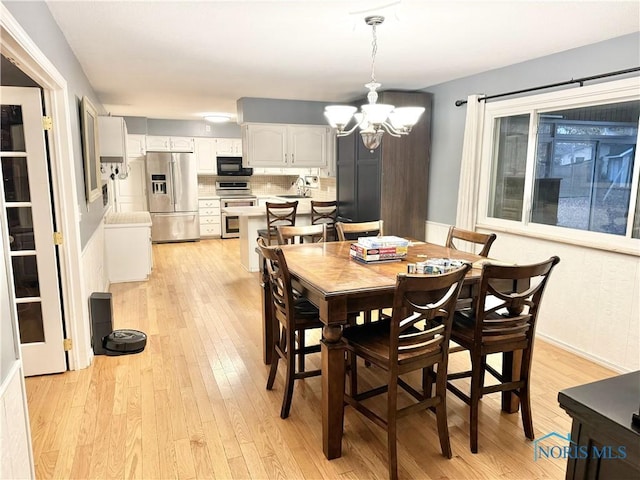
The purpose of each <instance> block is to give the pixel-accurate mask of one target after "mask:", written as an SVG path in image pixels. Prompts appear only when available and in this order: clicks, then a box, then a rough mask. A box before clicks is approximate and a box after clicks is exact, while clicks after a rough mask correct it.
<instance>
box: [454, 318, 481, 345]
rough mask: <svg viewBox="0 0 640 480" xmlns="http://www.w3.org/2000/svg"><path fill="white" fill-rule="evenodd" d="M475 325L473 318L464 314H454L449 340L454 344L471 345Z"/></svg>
mask: <svg viewBox="0 0 640 480" xmlns="http://www.w3.org/2000/svg"><path fill="white" fill-rule="evenodd" d="M474 329H475V325H474V321H473V318H472V317H470V316H469V315H467V314H466V313H462V312H456V313H455V315H454V317H453V328H452V330H451V339H452V340H454V341H455V342H456V343H461V344H464V345H472V344H473V339H474V332H475V330H474Z"/></svg>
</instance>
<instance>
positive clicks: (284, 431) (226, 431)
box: [27, 240, 615, 479]
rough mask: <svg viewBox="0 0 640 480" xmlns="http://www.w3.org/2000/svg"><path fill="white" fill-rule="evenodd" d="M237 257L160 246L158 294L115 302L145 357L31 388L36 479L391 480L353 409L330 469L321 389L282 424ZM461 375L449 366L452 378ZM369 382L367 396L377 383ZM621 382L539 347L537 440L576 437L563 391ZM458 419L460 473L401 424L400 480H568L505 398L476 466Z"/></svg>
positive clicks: (141, 290)
mask: <svg viewBox="0 0 640 480" xmlns="http://www.w3.org/2000/svg"><path fill="white" fill-rule="evenodd" d="M238 251H239V245H238V240H206V241H201V242H197V243H179V244H162V245H154V246H153V254H154V269H153V273H152V275H151V278H150V280H149V281H148V282H137V283H124V284H116V285H113V286H112V288H111V291H112V293H113V306H114V328H134V329H139V330H142V331H144V332H146V333H147V335H148V344H147V348H146V349H145V351H144V352H142V353H140V354H137V355H127V356H119V357H108V356H97V357H95V360H94V362H93V365H92V366H91V367H90V368H87V369H85V370H80V371H74V372H66V373H64V374H60V375H48V376H42V377H32V378H28V379H27V392H28V403H29V414H30V419H31V430H32V439H33V448H34V457H35V463H36V473H37V477H38V478H143V479H157V478H254V479H262V478H280V479H312V478H327V479H334V478H343V479H349V478H360V479H364V478H367V479H369V478H386V475H387V467H386V465H387V464H386V461H387V460H386V436H385V433H384V432H383V431H382V430H381V429H379V428H378V427H376V426H375V425H373V424H372V423H371V422H370V421H368V420H366V419H365V418H363V417H362V416H360V415H359V414H358V413H357V412H355V411H353V410H352V409H350V408H348V407H347V408H346V411H345V435H344V440H343V456H342V457H341V458H339V459H336V460H332V461H328V460H326V459H325V457H324V455H323V453H322V444H321V423H320V415H321V412H320V397H321V389H320V379H319V378H318V377H316V378H311V379H307V380H303V381H298V382H297V384H296V387H295V392H294V398H293V405H292V409H291V416H290V417H289V418H288V419H287V420H282V419H280V417H279V412H280V404H281V402H282V385H283V376H282V372H283V370H284V369H283V368H281V369H280V371H279V372H278V374H279V378H278V379H277V380H276V384H275V387H274V390H272V391H270V392H269V391H267V390H266V389H265V384H266V379H267V374H268V368H267V366H265V365H264V364H263V363H262V353H261V327H260V322H261V314H260V289H259V286H258V279H257V274H250V273H247V272H245V271H244V269H243V268H242V267H241V266H240V261H239V254H238ZM318 268H321V266H318ZM557 321H562V319H561V318H558V319H557ZM314 361H315V362H318V361H319V358H318V359H311V363H313V362H314ZM465 362H466V355H464V354H455V355H452V360H451V365H452V367H453V368H456V369H458V368H463V367H464V364H465ZM359 372H361V373H364V375H365V376H366V378H365V383H366V382H370V383H371V382H374V381H375V379H376V375H377V373H378V372H376V371H375V369H374V368H369V369H366V368H361V369H359ZM614 375H615V372H612V371H610V370H607V369H605V368H602V367H600V366H598V365H596V364H593V363H591V362H589V361H587V360H584V359H582V358H580V357H577V356H575V355H572V354H570V353H567V352H565V351H562V350H560V349H558V348H555V347H553V346H551V345H549V344H547V343H545V342H543V341H538V342H537V344H536V351H535V356H534V363H533V385H532V402H533V407H532V408H533V416H534V417H533V418H534V428H535V433H536V437H538V438H540V437H541V436H543V435H545V434H547V433H549V432H552V431H557V432H561V433H563V432H569V431H570V425H571V421H570V418H569V417H568V416H567V415H566V414H565V412H564V411H563V410H562V409H561V408H560V407H559V406H558V403H557V394H558V391H559V390H561V389H563V388H567V387H570V386H574V385H580V384H584V383H588V382H591V381H595V380H599V379H602V378H607V377H611V376H614ZM448 413H449V430H450V435H451V443H452V449H453V455H454V456H453V458H452V459H451V460H448V459H445V458H444V457H442V455H441V454H440V447H439V442H438V435H437V431H436V425H435V417H434V415H433V414H431V413H430V412H423V413H420V414H417V415H412V416H409V417H407V418H405V419H402V420H401V421H400V422H399V425H398V445H399V449H398V456H399V475H400V478H416V479H418V478H419V479H435V478H449V479H479V478H486V479H493V478H502V479H534V478H557V479H560V478H564V470H565V462H564V461H562V460H551V459H543V460H538V461H537V462H534V459H533V443H532V442H530V441H528V440H527V439H526V438H525V436H524V433H523V431H522V426H521V425H522V424H521V419H520V416H519V414H517V415H516V414H514V415H507V414H502V413H501V412H500V395H499V394H498V395H490V396H486V397H485V398H483V400H482V408H481V411H480V426H479V428H480V438H479V442H480V443H479V445H480V451H479V453H478V454H475V455H474V454H472V453H471V452H470V451H469V446H468V433H467V432H468V420H467V418H468V407H467V406H466V405H464V404H463V403H462V402H461V401H459V400H458V399H457V398H456V397H454V396H453V395H449V397H448Z"/></svg>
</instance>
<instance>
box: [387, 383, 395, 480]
mask: <svg viewBox="0 0 640 480" xmlns="http://www.w3.org/2000/svg"><path fill="white" fill-rule="evenodd" d="M397 408H398V379H397V377H396V378H395V379H390V381H389V391H388V397H387V451H388V453H389V479H390V480H397V479H398V445H397V440H396V436H397V413H396V411H397Z"/></svg>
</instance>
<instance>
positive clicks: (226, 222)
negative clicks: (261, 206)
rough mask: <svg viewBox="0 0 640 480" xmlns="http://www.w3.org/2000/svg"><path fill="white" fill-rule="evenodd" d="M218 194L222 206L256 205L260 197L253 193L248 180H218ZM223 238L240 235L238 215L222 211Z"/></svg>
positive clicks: (223, 207)
mask: <svg viewBox="0 0 640 480" xmlns="http://www.w3.org/2000/svg"><path fill="white" fill-rule="evenodd" d="M216 194H218V195H220V208H221V209H223V210H224V209H225V208H227V207H255V206H256V205H257V204H258V199H257V198H256V196H255V195H252V194H251V184H250V183H249V182H246V181H228V182H227V181H218V182H216ZM220 220H221V227H222V235H221V236H222V238H237V237H239V236H240V219H239V217H238V216H237V215H233V214H229V213H225V212H222V216H221V218H220Z"/></svg>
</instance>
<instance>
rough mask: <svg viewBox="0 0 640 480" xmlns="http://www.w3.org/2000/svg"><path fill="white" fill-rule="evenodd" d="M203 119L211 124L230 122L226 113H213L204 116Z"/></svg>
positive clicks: (229, 116) (229, 117)
mask: <svg viewBox="0 0 640 480" xmlns="http://www.w3.org/2000/svg"><path fill="white" fill-rule="evenodd" d="M204 119H205V120H206V121H207V122H211V123H226V122H229V121H230V120H231V115H228V114H226V113H214V114H211V115H206V116H205V117H204Z"/></svg>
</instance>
